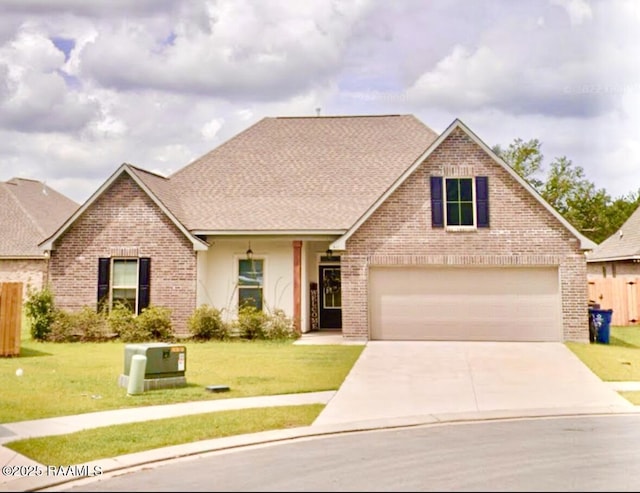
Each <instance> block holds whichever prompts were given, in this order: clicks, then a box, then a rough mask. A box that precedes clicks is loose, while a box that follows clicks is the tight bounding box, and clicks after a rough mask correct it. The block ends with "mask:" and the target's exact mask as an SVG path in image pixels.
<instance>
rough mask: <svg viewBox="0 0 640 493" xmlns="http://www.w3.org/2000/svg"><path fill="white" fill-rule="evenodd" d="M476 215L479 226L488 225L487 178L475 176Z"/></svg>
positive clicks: (485, 226) (486, 226)
mask: <svg viewBox="0 0 640 493" xmlns="http://www.w3.org/2000/svg"><path fill="white" fill-rule="evenodd" d="M476 217H477V218H478V227H479V228H488V227H489V178H488V177H486V176H476Z"/></svg>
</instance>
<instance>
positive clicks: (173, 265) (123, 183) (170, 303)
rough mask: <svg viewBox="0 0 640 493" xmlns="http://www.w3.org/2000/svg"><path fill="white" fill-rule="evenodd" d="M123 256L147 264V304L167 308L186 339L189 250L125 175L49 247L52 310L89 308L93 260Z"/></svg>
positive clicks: (191, 299) (190, 305)
mask: <svg viewBox="0 0 640 493" xmlns="http://www.w3.org/2000/svg"><path fill="white" fill-rule="evenodd" d="M123 254H124V255H131V256H135V257H150V258H151V286H150V303H151V304H152V305H157V306H166V307H169V308H170V309H171V310H172V324H173V329H174V332H175V333H176V335H188V329H187V326H186V321H187V319H188V317H189V316H190V315H191V313H192V312H193V310H194V308H195V303H196V255H195V252H194V250H193V245H192V244H191V242H190V241H189V240H188V239H187V238H186V237H185V236H184V234H183V233H182V232H181V231H180V230H179V229H178V228H177V227H176V226H175V224H174V223H173V222H172V221H171V220H170V219H169V218H168V217H167V216H166V215H165V214H164V213H163V212H162V210H160V208H158V207H157V206H156V205H155V203H154V202H153V201H152V200H151V199H150V198H149V197H148V196H147V195H146V193H144V191H143V190H141V189H140V188H139V187H138V185H137V184H136V183H135V182H134V181H133V179H132V178H131V177H129V176H128V175H127V174H126V173H122V174H121V175H120V176H119V177H118V178H117V179H116V180H115V181H114V183H113V184H112V185H111V186H110V187H109V188H108V189H107V190H105V191H104V192H103V193H102V194H101V195H100V196H99V197H98V198H97V199H96V201H95V202H94V203H93V204H91V205H90V206H89V207H88V209H87V210H86V211H85V212H84V213H83V214H82V216H81V217H79V218H78V219H77V220H76V221H75V222H74V223H73V225H72V226H71V227H70V228H69V229H68V230H67V231H65V233H64V234H63V235H61V236H60V238H58V239H57V241H56V242H55V245H54V250H53V251H52V252H51V259H50V282H51V286H52V289H53V291H54V295H55V302H56V305H57V306H58V307H60V308H64V309H68V310H78V309H80V308H82V307H83V306H91V307H95V306H96V302H97V285H98V258H100V257H111V256H118V255H123Z"/></svg>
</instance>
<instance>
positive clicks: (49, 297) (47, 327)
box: [24, 286, 56, 341]
mask: <svg viewBox="0 0 640 493" xmlns="http://www.w3.org/2000/svg"><path fill="white" fill-rule="evenodd" d="M24 307H25V312H26V316H27V318H28V319H29V323H30V325H31V337H32V338H33V339H34V340H36V341H45V340H47V336H48V335H49V332H51V324H52V323H53V322H54V320H55V319H56V308H55V302H54V296H53V291H51V288H49V286H45V287H43V288H42V289H40V290H37V289H32V288H31V287H29V288H28V290H27V300H26V301H25V303H24Z"/></svg>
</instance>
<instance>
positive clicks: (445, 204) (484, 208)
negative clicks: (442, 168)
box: [430, 176, 489, 231]
mask: <svg viewBox="0 0 640 493" xmlns="http://www.w3.org/2000/svg"><path fill="white" fill-rule="evenodd" d="M430 186H431V226H432V227H433V228H443V227H446V228H447V229H449V230H452V231H453V230H469V229H475V228H488V227H489V179H488V177H486V176H477V177H475V179H474V178H469V177H442V176H431V177H430Z"/></svg>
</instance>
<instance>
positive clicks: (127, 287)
mask: <svg viewBox="0 0 640 493" xmlns="http://www.w3.org/2000/svg"><path fill="white" fill-rule="evenodd" d="M150 280H151V259H150V258H148V257H143V258H116V257H110V258H100V259H98V310H104V309H105V308H106V309H111V308H113V307H114V306H116V305H122V306H125V307H127V308H128V309H129V310H131V311H132V312H134V313H140V312H141V311H142V310H143V309H145V308H147V307H148V306H149V301H150V300H149V287H150Z"/></svg>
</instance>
